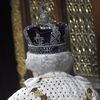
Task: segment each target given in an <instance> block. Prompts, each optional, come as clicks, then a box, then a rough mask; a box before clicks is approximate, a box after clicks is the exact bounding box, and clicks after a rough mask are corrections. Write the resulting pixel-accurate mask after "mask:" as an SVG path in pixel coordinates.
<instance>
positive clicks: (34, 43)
mask: <svg viewBox="0 0 100 100" xmlns="http://www.w3.org/2000/svg"><path fill="white" fill-rule="evenodd" d="M39 12H40V23H39V24H38V25H30V26H27V27H26V28H25V29H24V35H25V38H26V40H27V43H28V50H29V51H30V52H33V53H39V54H44V53H59V52H64V51H66V50H68V48H69V47H68V46H69V43H68V41H67V38H68V29H67V25H66V24H64V23H53V24H51V23H49V22H48V20H49V12H48V3H45V2H41V6H40V11H39ZM66 41H67V42H66Z"/></svg>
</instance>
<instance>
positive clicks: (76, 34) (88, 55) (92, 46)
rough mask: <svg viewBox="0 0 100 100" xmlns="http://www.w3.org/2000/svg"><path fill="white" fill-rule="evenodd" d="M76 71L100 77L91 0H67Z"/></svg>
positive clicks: (76, 72) (80, 73)
mask: <svg viewBox="0 0 100 100" xmlns="http://www.w3.org/2000/svg"><path fill="white" fill-rule="evenodd" d="M66 9H67V15H68V27H69V32H70V40H71V49H72V52H73V55H74V58H75V66H74V73H75V74H78V75H83V76H95V77H98V66H97V55H96V52H97V49H96V41H95V34H94V31H93V16H92V12H91V10H92V5H91V3H90V2H89V0H85V1H84V0H81V2H79V1H77V0H73V1H72V0H66Z"/></svg>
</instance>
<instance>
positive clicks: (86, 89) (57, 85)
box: [8, 72, 100, 100]
mask: <svg viewBox="0 0 100 100" xmlns="http://www.w3.org/2000/svg"><path fill="white" fill-rule="evenodd" d="M25 85H26V87H24V88H22V89H20V90H18V91H17V92H16V93H14V94H13V95H12V96H11V97H10V98H9V99H8V100H100V99H99V98H98V95H97V93H96V91H95V90H94V89H93V88H92V85H91V83H90V82H89V81H88V80H87V79H86V78H83V77H81V76H75V77H74V76H71V75H69V74H66V73H64V72H51V73H47V74H44V75H42V76H39V77H36V78H30V79H28V80H26V81H25Z"/></svg>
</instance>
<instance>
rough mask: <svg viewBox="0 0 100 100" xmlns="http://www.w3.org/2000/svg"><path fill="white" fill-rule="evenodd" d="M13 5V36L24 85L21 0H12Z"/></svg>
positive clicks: (18, 66) (20, 76) (18, 67)
mask: <svg viewBox="0 0 100 100" xmlns="http://www.w3.org/2000/svg"><path fill="white" fill-rule="evenodd" d="M11 6H12V28H13V36H14V42H15V51H16V52H15V53H16V60H17V69H18V73H19V78H20V84H21V86H22V85H23V81H24V75H25V73H26V68H25V48H24V39H23V29H22V18H21V8H20V0H11Z"/></svg>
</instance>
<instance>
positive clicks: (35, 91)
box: [31, 88, 51, 100]
mask: <svg viewBox="0 0 100 100" xmlns="http://www.w3.org/2000/svg"><path fill="white" fill-rule="evenodd" d="M31 92H34V94H35V96H37V97H40V98H41V100H51V99H50V97H47V96H46V94H45V95H44V94H43V93H42V92H41V91H40V90H38V89H37V88H33V89H32V90H31Z"/></svg>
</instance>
